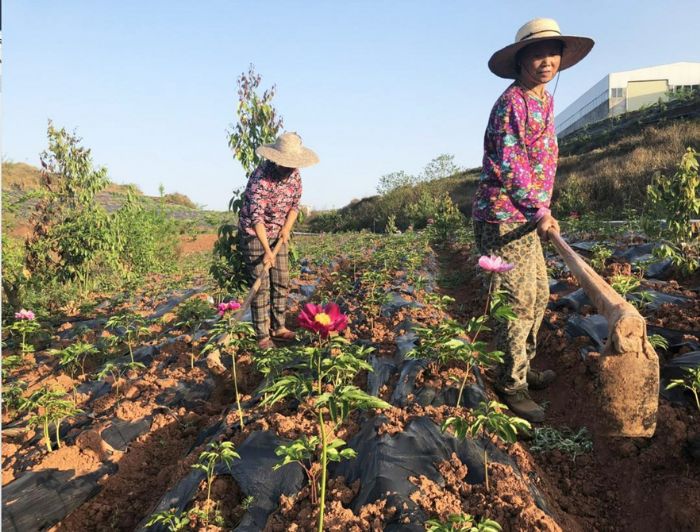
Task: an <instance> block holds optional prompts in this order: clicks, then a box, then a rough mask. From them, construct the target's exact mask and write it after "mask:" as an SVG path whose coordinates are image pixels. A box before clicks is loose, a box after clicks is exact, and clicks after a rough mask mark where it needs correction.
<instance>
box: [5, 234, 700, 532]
mask: <svg viewBox="0 0 700 532" xmlns="http://www.w3.org/2000/svg"><path fill="white" fill-rule="evenodd" d="M582 236H584V237H585V240H583V241H582V240H581V238H580V237H578V238H576V237H573V236H572V237H571V238H570V240H571V242H574V243H576V242H578V244H579V246H578V247H579V249H581V250H582V253H583V254H586V255H589V258H590V259H591V260H592V262H593V263H594V264H595V265H596V267H598V268H599V269H600V271H601V272H602V273H603V274H604V275H605V276H606V278H607V279H608V280H609V281H610V282H611V284H613V286H616V287H617V289H618V290H619V291H620V292H624V294H625V295H626V297H628V298H629V299H630V300H631V301H634V302H636V305H638V307H639V308H640V310H641V312H642V313H643V315H644V316H645V317H646V319H647V322H648V326H649V332H650V333H652V332H653V333H654V334H655V335H658V336H656V337H655V342H656V344H655V345H656V348H657V352H658V353H659V354H660V356H661V359H662V383H663V386H662V389H663V391H662V396H661V397H660V408H659V420H658V426H657V431H656V434H655V436H654V437H653V438H650V439H629V438H627V439H611V438H604V437H602V436H601V435H600V434H599V433H598V431H597V426H596V411H595V401H594V400H593V395H594V394H595V388H594V386H595V375H594V374H592V371H593V369H592V364H590V360H592V359H593V358H594V357H595V356H596V353H597V352H599V351H600V349H601V348H602V345H603V344H604V342H605V338H604V335H605V334H607V327H605V324H604V323H602V322H601V320H600V317H599V316H597V315H596V314H595V310H594V309H593V308H592V307H591V306H590V303H589V302H587V301H586V300H585V297H583V296H582V295H581V294H580V293H578V292H577V287H576V285H575V282H574V280H573V279H572V278H571V276H570V275H569V274H568V273H567V271H566V269H565V267H563V265H562V264H560V263H559V262H558V261H557V258H556V257H555V256H554V255H551V256H550V257H549V265H550V267H551V273H552V277H553V279H552V287H551V291H552V297H551V302H550V309H549V310H548V311H547V316H546V319H545V322H546V323H545V326H543V328H542V330H541V331H540V338H539V345H540V346H541V348H540V354H539V356H538V358H537V359H535V365H536V366H538V367H551V368H553V369H555V370H557V372H558V374H559V378H558V380H557V381H556V382H555V384H554V385H553V386H552V387H551V388H550V389H548V390H546V391H543V392H537V395H536V398H537V399H538V400H539V401H542V402H545V403H546V404H547V405H548V407H547V420H546V422H545V424H544V425H543V426H535V427H528V426H527V424H526V423H523V422H522V420H519V419H517V418H514V417H512V416H510V415H509V414H508V412H507V410H505V409H504V407H502V405H500V404H499V403H498V397H497V395H496V394H495V393H494V391H493V389H492V386H491V382H492V372H493V369H494V366H495V365H497V363H498V358H499V354H498V353H497V352H495V351H493V350H492V349H491V347H490V337H489V331H488V325H489V323H490V322H491V320H494V319H507V314H508V309H507V306H506V305H504V304H503V303H502V302H499V300H498V298H492V299H491V300H490V301H486V300H485V299H484V297H485V295H486V292H485V290H484V287H485V286H487V285H488V282H489V278H490V277H489V276H490V275H491V274H490V273H488V272H486V271H484V270H483V269H480V268H479V267H478V266H477V260H478V256H476V255H474V251H473V249H472V246H471V245H470V244H469V243H468V242H466V243H464V242H463V243H461V244H450V245H441V246H437V245H435V246H433V247H431V246H430V245H429V239H428V233H427V232H426V233H406V234H403V235H390V236H384V237H379V236H376V235H366V234H359V235H358V234H353V235H327V236H324V237H309V238H305V239H303V240H302V241H301V242H300V252H301V253H300V256H301V260H300V261H299V263H298V265H297V273H296V276H295V277H296V278H295V281H294V289H293V291H292V293H291V294H290V296H289V307H290V310H289V316H290V320H289V321H290V324H289V325H290V327H292V328H294V329H297V331H298V333H299V336H300V341H299V342H297V343H295V344H292V345H279V346H277V348H275V349H271V350H267V351H260V350H257V349H256V348H255V347H254V345H255V344H254V342H253V341H252V337H251V333H250V330H249V328H247V327H245V326H244V325H241V324H237V323H233V322H231V320H230V319H229V316H230V312H231V310H230V309H232V308H234V307H235V303H233V302H232V299H231V298H230V297H228V296H226V295H224V294H218V293H215V292H214V291H213V290H212V289H211V287H210V286H208V284H207V282H206V280H205V277H204V276H199V277H198V276H195V277H194V280H193V281H192V282H190V283H189V285H188V286H185V287H183V288H182V289H181V290H178V291H175V292H171V291H164V289H163V280H162V279H159V280H157V281H156V282H155V284H154V285H153V286H152V287H151V289H150V290H147V291H145V292H144V293H142V294H138V295H137V296H133V297H128V298H124V297H105V298H103V300H102V301H101V302H100V303H99V304H97V305H96V306H95V307H94V308H93V309H92V310H91V311H90V313H89V314H79V315H76V316H75V317H73V318H71V320H70V321H64V322H63V323H54V324H50V323H49V322H48V321H46V320H36V319H32V318H31V317H30V316H28V315H27V316H24V317H18V318H17V320H16V322H15V323H16V325H13V330H12V335H11V337H9V338H8V339H7V347H6V349H5V353H4V354H3V362H4V364H3V372H4V379H3V380H4V394H3V402H4V403H5V404H4V406H5V408H4V409H3V443H4V445H3V451H2V453H3V527H4V528H6V529H7V530H38V529H41V528H48V527H52V526H55V527H56V529H58V530H71V531H74V530H95V529H98V530H102V529H112V528H113V529H118V530H136V529H150V530H188V529H196V530H231V529H236V530H263V529H264V530H315V529H317V527H318V524H319V517H320V515H323V516H324V523H323V524H324V528H325V529H328V530H399V529H401V530H425V529H426V528H428V529H430V530H460V529H462V528H460V527H462V526H464V527H466V526H467V525H466V523H469V522H473V523H474V526H478V527H481V529H484V530H489V529H492V530H493V529H498V528H499V527H502V528H503V529H504V530H589V529H598V530H613V529H615V530H619V529H624V530H658V529H659V528H670V529H689V528H691V527H692V526H693V523H695V516H697V515H698V513H699V512H700V497H699V496H698V495H697V493H700V490H699V489H698V488H700V467H699V466H698V462H699V460H698V453H699V451H698V449H700V426H699V424H698V421H697V420H698V415H700V409H699V408H698V407H697V406H696V405H695V399H694V396H693V394H692V392H691V390H689V388H692V385H691V383H690V378H689V376H690V375H691V372H690V371H688V370H693V369H695V370H697V368H698V364H699V362H700V361H699V359H700V356H699V352H700V345H699V344H698V342H700V306H699V304H698V298H697V292H696V291H693V290H690V288H692V287H694V286H695V285H694V284H693V279H692V278H691V279H689V280H688V281H687V284H679V283H678V282H676V281H673V280H666V279H658V278H657V277H659V276H661V277H663V276H664V275H665V274H670V272H671V271H672V270H671V269H670V268H668V267H666V268H665V269H664V266H663V265H659V264H653V262H651V261H649V260H646V261H645V259H649V258H650V257H645V256H644V255H645V253H647V252H648V248H644V247H640V246H643V245H645V244H647V243H646V242H644V241H643V240H642V239H641V238H639V237H635V238H634V239H631V238H627V237H625V238H623V237H620V236H614V238H612V239H611V240H610V241H609V242H608V243H607V247H608V248H609V249H610V253H609V254H608V253H607V252H603V251H601V249H602V248H601V244H602V243H600V242H598V246H599V247H598V248H596V247H595V244H593V243H591V242H590V241H591V240H592V238H589V237H590V236H591V235H582ZM586 242H588V243H586ZM585 248H588V250H586V249H585ZM640 255H641V256H642V259H639V256H640ZM640 266H641V268H642V269H641V270H640ZM221 303H226V305H224V306H225V307H226V308H224V307H221V306H220V304H221ZM328 303H331V305H328ZM217 311H218V312H217ZM37 326H40V327H41V328H42V330H43V335H42V331H37V330H32V329H35V328H37ZM50 327H51V328H50ZM221 332H229V333H233V334H231V335H229V341H228V342H226V343H225V344H224V345H222V344H221V342H220V341H221V338H220V335H219V334H218V333H221ZM231 338H232V339H231ZM213 347H216V348H218V349H220V351H221V353H222V355H223V356H222V361H223V362H224V364H225V365H226V367H227V368H228V370H227V372H226V373H225V374H223V375H213V374H212V373H210V371H209V370H208V368H207V365H206V360H205V357H206V352H207V351H208V350H209V349H212V348H213ZM10 357H15V358H11V359H10V364H8V358H10ZM674 382H677V383H678V384H677V385H675V386H672V387H671V388H670V389H668V390H666V386H667V385H671V384H673V383H674ZM39 508H40V509H39ZM450 523H451V524H450ZM488 527H491V528H488ZM466 529H468V528H466Z"/></svg>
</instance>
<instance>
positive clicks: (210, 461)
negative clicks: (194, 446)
mask: <svg viewBox="0 0 700 532" xmlns="http://www.w3.org/2000/svg"><path fill="white" fill-rule="evenodd" d="M240 457H241V456H240V455H239V454H238V453H237V452H236V448H235V447H234V445H233V443H232V442H230V441H224V442H212V443H210V444H209V445H208V446H207V450H206V451H202V452H201V453H200V455H199V458H198V459H197V463H196V464H193V465H192V468H193V469H199V470H200V471H204V473H205V474H206V475H207V507H206V521H207V522H209V506H210V503H211V484H212V481H213V480H214V470H215V468H216V464H218V463H219V462H221V463H223V464H224V465H226V467H227V468H228V470H229V471H231V463H232V462H233V460H234V459H236V458H239V459H240Z"/></svg>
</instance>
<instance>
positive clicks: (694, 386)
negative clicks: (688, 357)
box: [666, 368, 700, 410]
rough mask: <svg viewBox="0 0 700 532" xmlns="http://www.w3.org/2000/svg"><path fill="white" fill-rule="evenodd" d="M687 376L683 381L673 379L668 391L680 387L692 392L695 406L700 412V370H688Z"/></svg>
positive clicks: (667, 387)
mask: <svg viewBox="0 0 700 532" xmlns="http://www.w3.org/2000/svg"><path fill="white" fill-rule="evenodd" d="M685 371H686V375H685V377H684V378H682V379H673V380H672V381H671V382H670V383H669V384H668V386H666V389H667V390H671V389H672V388H676V387H678V386H680V387H682V388H685V389H686V390H688V391H690V393H692V394H693V397H695V404H696V405H697V407H698V410H700V398H698V393H700V368H686V369H685Z"/></svg>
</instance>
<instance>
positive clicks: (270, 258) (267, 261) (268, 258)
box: [263, 248, 275, 267]
mask: <svg viewBox="0 0 700 532" xmlns="http://www.w3.org/2000/svg"><path fill="white" fill-rule="evenodd" d="M268 265H269V266H270V267H272V266H274V265H275V257H274V255H272V250H271V249H270V248H267V249H266V250H265V254H264V255H263V266H268Z"/></svg>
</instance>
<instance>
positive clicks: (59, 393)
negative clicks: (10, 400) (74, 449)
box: [19, 386, 82, 452]
mask: <svg viewBox="0 0 700 532" xmlns="http://www.w3.org/2000/svg"><path fill="white" fill-rule="evenodd" d="M65 395H66V393H65V392H64V391H63V390H50V389H49V388H48V387H46V386H44V387H43V388H41V389H40V390H38V391H36V392H34V393H33V394H32V395H31V396H29V397H28V398H26V399H23V400H22V401H21V402H20V407H19V409H20V410H21V411H24V412H29V413H30V414H31V416H30V417H29V420H28V424H29V426H32V427H42V429H43V433H44V443H45V444H46V448H47V449H48V451H49V452H51V451H53V448H52V446H51V435H50V434H49V426H50V425H51V423H53V424H54V427H55V430H56V444H57V445H58V447H59V448H60V447H61V440H60V437H59V429H60V427H61V421H63V420H64V419H65V418H67V417H71V416H74V415H76V414H79V413H82V410H80V409H79V408H77V407H76V406H75V403H73V402H72V401H69V400H67V399H63V397H65Z"/></svg>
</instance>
